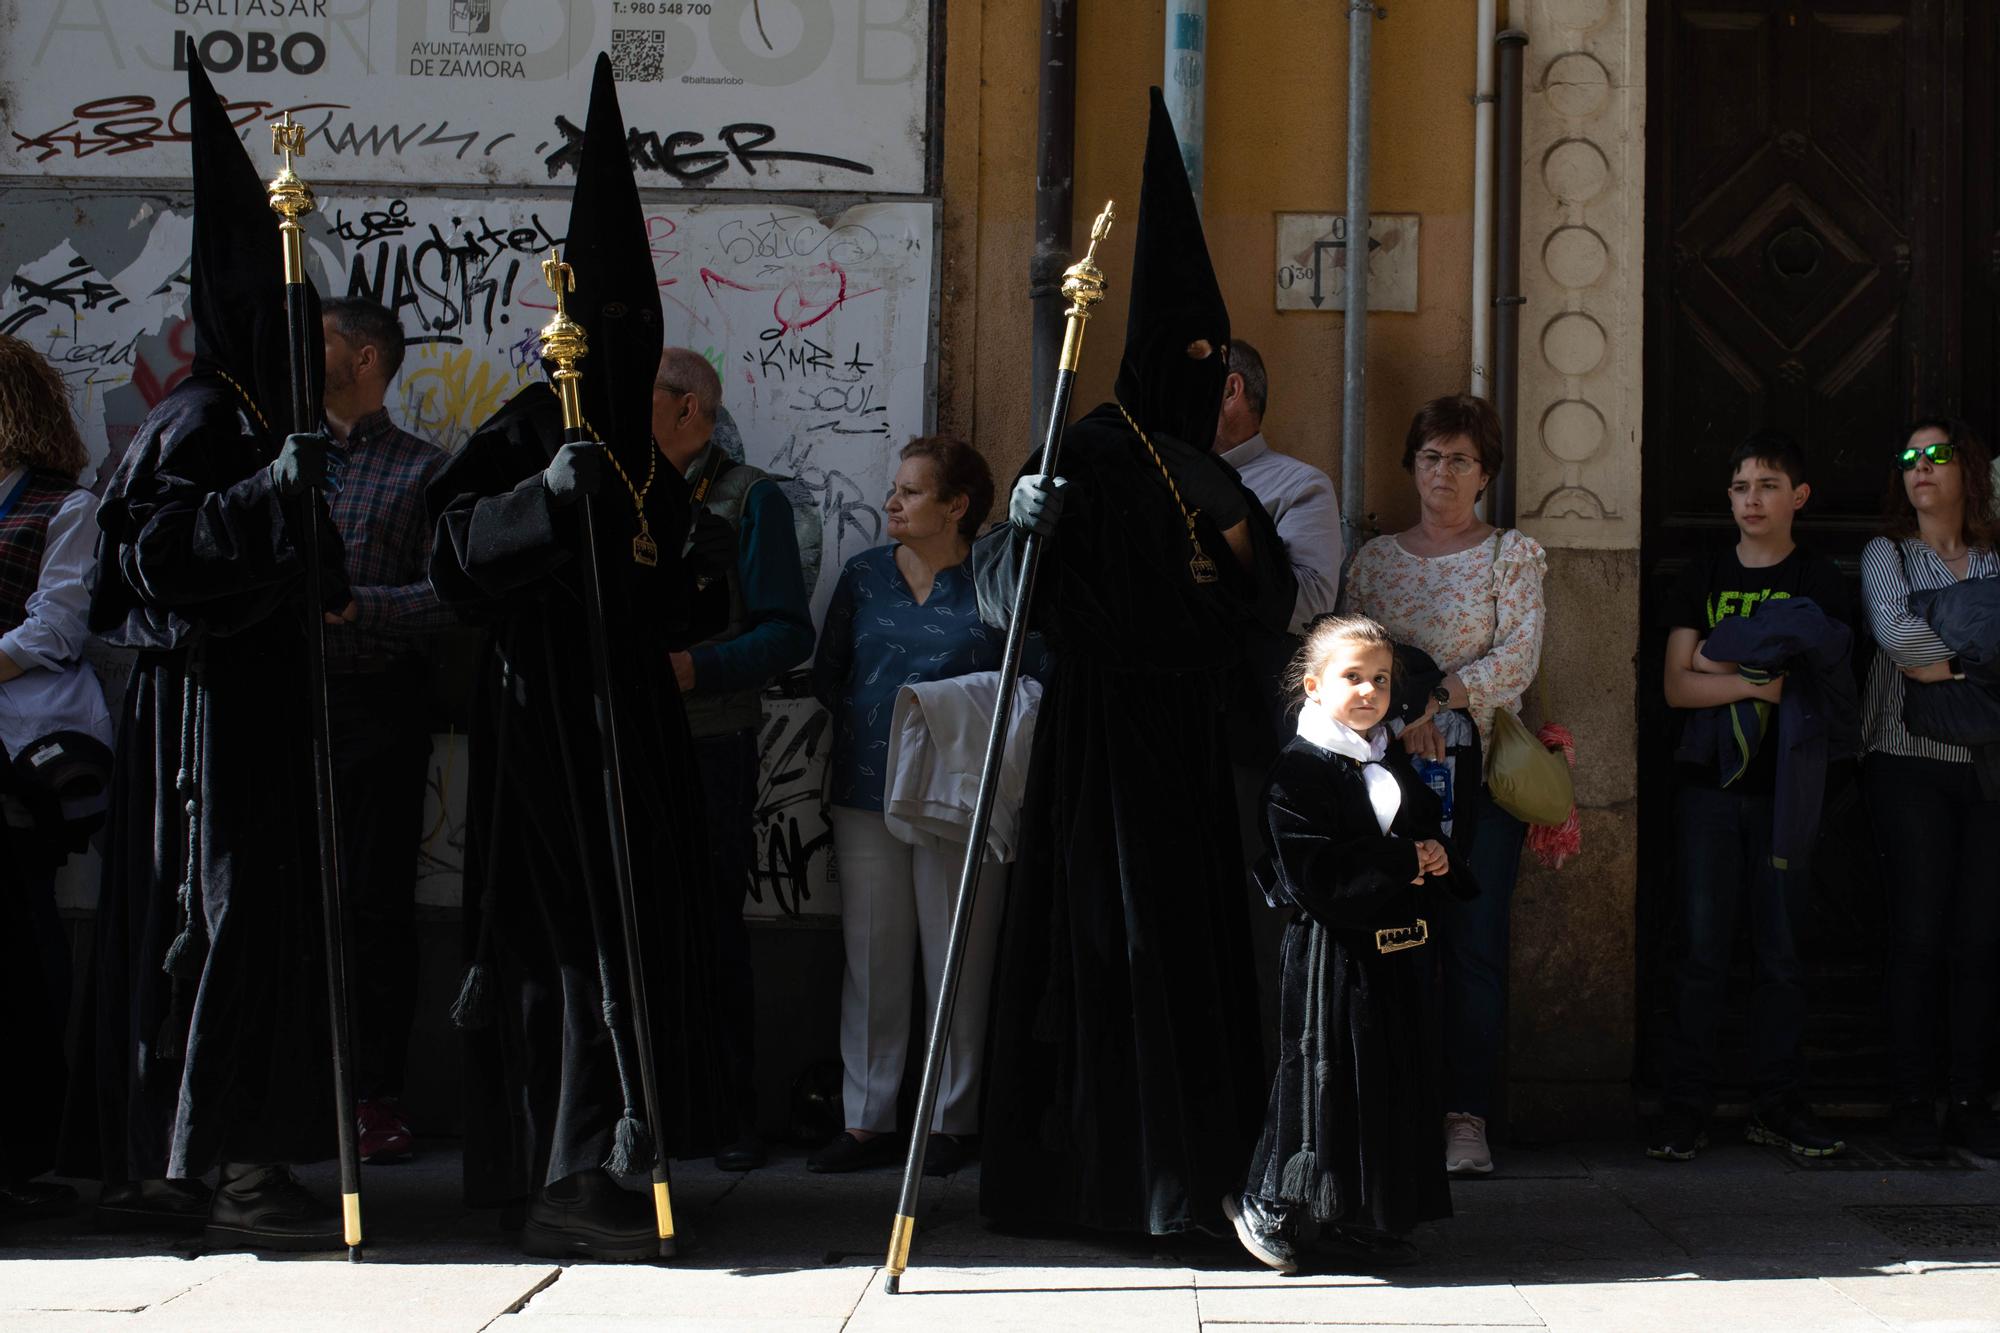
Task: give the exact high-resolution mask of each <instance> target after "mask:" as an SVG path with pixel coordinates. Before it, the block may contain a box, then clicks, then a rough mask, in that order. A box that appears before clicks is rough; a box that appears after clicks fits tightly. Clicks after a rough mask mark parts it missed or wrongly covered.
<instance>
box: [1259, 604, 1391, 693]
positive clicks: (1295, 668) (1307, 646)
mask: <svg viewBox="0 0 2000 1333" xmlns="http://www.w3.org/2000/svg"><path fill="white" fill-rule="evenodd" d="M1344 643H1358V644H1360V645H1362V646H1363V647H1366V648H1385V649H1387V650H1388V652H1389V678H1390V679H1391V680H1394V679H1395V675H1396V641H1395V640H1394V639H1393V638H1391V637H1389V631H1388V630H1386V629H1384V628H1382V626H1381V625H1380V624H1379V623H1378V622H1376V621H1373V620H1370V619H1369V618H1368V617H1367V616H1321V617H1320V618H1319V619H1317V620H1315V621H1313V623H1312V624H1311V625H1310V626H1308V627H1307V628H1306V638H1305V642H1304V643H1302V644H1300V645H1299V650H1298V652H1296V653H1294V654H1293V655H1292V664H1291V666H1290V667H1288V668H1287V669H1286V671H1285V691H1286V693H1288V694H1289V695H1291V696H1292V698H1293V700H1294V702H1296V701H1297V700H1298V699H1300V698H1302V697H1304V695H1305V692H1306V677H1307V676H1324V675H1325V674H1326V664H1327V662H1328V661H1329V660H1331V659H1332V657H1333V654H1334V650H1335V649H1337V648H1339V647H1340V646H1341V645H1342V644H1344Z"/></svg>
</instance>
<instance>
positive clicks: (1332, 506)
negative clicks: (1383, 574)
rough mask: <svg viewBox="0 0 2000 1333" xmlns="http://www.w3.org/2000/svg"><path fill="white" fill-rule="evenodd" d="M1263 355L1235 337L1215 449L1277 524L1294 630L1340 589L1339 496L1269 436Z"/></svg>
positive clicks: (1326, 605)
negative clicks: (1293, 583)
mask: <svg viewBox="0 0 2000 1333" xmlns="http://www.w3.org/2000/svg"><path fill="white" fill-rule="evenodd" d="M1270 385H1271V381H1270V378H1269V377H1268V376H1267V375H1266V374H1265V373H1264V358H1263V357H1262V356H1260V355H1259V354H1258V352H1257V349H1256V348H1254V347H1252V346H1251V345H1250V344H1249V343H1246V342H1244V341H1242V340H1241V339H1238V340H1237V341H1235V342H1232V343H1230V344H1229V380H1228V383H1227V386H1226V387H1225V388H1224V389H1223V391H1222V415H1221V416H1220V417H1219V418H1217V420H1216V424H1215V444H1214V450H1215V453H1216V455H1217V457H1219V458H1221V459H1222V461H1223V462H1225V463H1227V464H1229V465H1230V466H1231V467H1233V468H1235V469H1236V471H1237V472H1238V473H1239V474H1240V475H1241V476H1242V478H1243V484H1244V485H1246V486H1248V487H1249V488H1250V489H1251V491H1252V492H1254V493H1255V494H1256V496H1257V498H1258V499H1259V500H1261V501H1263V503H1264V511H1265V512H1266V513H1268V514H1269V515H1270V516H1271V520H1272V522H1274V523H1276V524H1277V525H1278V535H1279V536H1280V537H1282V538H1284V541H1285V553H1286V554H1287V555H1288V556H1290V557H1291V561H1292V573H1294V574H1296V575H1297V576H1298V580H1299V600H1298V601H1297V602H1296V603H1295V604H1294V605H1293V607H1292V626H1291V629H1292V633H1294V634H1302V633H1304V632H1305V627H1306V626H1307V625H1309V624H1311V623H1312V620H1313V618H1314V617H1315V616H1322V615H1325V614H1326V613H1327V612H1329V611H1331V610H1333V604H1334V602H1335V600H1336V599H1338V597H1339V596H1340V559H1341V547H1340V497H1338V496H1337V495H1335V494H1334V490H1333V479H1332V478H1331V477H1329V476H1327V475H1326V473H1324V472H1321V471H1320V470H1319V469H1318V468H1316V467H1314V466H1313V465H1312V464H1310V463H1301V462H1300V461H1299V460H1298V459H1296V458H1292V457H1290V456H1289V455H1286V454H1281V453H1279V452H1277V451H1276V450H1275V449H1273V448H1271V446H1270V444H1269V443H1268V442H1267V441H1266V440H1265V439H1264V406H1265V403H1266V401H1267V399H1268V397H1269V394H1270Z"/></svg>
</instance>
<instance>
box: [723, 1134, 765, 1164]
mask: <svg viewBox="0 0 2000 1333" xmlns="http://www.w3.org/2000/svg"><path fill="white" fill-rule="evenodd" d="M768 1161H770V1156H769V1155H768V1154H767V1153H766V1152H765V1151H764V1140H763V1138H762V1137H761V1136H760V1135H759V1134H758V1133H757V1132H756V1131H755V1130H751V1131H750V1132H749V1133H747V1134H745V1135H743V1137H742V1138H740V1139H738V1140H736V1142H734V1143H731V1144H726V1145H724V1146H723V1147H721V1148H719V1149H717V1150H716V1154H715V1169H716V1170H718V1171H755V1170H756V1169H757V1168H758V1167H760V1166H763V1165H764V1164H765V1163H766V1162H768Z"/></svg>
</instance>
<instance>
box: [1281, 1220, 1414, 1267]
mask: <svg viewBox="0 0 2000 1333" xmlns="http://www.w3.org/2000/svg"><path fill="white" fill-rule="evenodd" d="M1308 1249H1309V1250H1310V1252H1311V1255H1312V1258H1313V1260H1314V1265H1315V1266H1316V1267H1318V1266H1324V1267H1326V1268H1329V1269H1331V1270H1333V1271H1334V1272H1337V1273H1374V1272H1379V1271H1381V1270H1382V1269H1385V1268H1408V1267H1409V1266H1410V1265H1411V1264H1413V1263H1415V1262H1417V1259H1418V1257H1419V1256H1418V1254H1417V1247H1416V1246H1414V1245H1412V1244H1410V1242H1408V1241H1406V1240H1404V1239H1403V1238H1402V1237H1401V1236H1392V1235H1390V1234H1389V1233H1388V1232H1386V1231H1357V1230H1353V1229H1350V1228H1347V1227H1321V1228H1320V1229H1319V1235H1318V1236H1316V1237H1314V1238H1313V1241H1312V1243H1311V1244H1310V1245H1309V1246H1308Z"/></svg>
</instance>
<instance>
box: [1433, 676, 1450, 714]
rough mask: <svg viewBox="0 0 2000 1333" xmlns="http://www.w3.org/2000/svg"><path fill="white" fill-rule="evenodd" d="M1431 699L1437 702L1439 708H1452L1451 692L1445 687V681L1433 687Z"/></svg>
mask: <svg viewBox="0 0 2000 1333" xmlns="http://www.w3.org/2000/svg"><path fill="white" fill-rule="evenodd" d="M1431 698H1433V699H1435V700H1437V705H1438V707H1439V708H1449V707H1451V691H1450V690H1449V689H1447V688H1446V687H1445V684H1444V682H1443V681H1439V682H1438V683H1437V684H1435V685H1433V686H1431Z"/></svg>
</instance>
